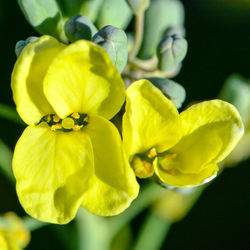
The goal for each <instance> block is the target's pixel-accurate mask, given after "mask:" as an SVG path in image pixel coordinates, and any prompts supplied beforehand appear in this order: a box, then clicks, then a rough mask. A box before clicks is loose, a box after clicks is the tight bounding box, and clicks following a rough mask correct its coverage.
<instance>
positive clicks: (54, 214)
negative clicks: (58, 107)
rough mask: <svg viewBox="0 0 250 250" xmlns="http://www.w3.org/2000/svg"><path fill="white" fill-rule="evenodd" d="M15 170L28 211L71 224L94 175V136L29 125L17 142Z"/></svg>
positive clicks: (24, 204) (19, 192) (19, 189)
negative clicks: (92, 140) (90, 137)
mask: <svg viewBox="0 0 250 250" xmlns="http://www.w3.org/2000/svg"><path fill="white" fill-rule="evenodd" d="M13 171H14V175H15V178H16V181H17V184H16V189H17V194H18V197H19V200H20V203H21V204H22V206H23V208H24V209H25V210H26V212H27V213H28V214H30V215H31V216H33V217H35V218H36V219H38V220H41V221H47V222H52V223H60V224H63V223H67V222H69V221H70V220H72V219H73V218H74V216H75V214H76V212H77V210H78V208H79V206H80V204H81V203H82V199H83V196H84V192H85V191H86V190H87V189H88V187H89V179H90V177H91V176H92V175H93V153H92V147H91V142H90V139H89V137H88V136H87V135H86V134H85V133H84V132H81V131H78V132H67V133H66V132H60V131H52V130H50V128H49V127H48V126H47V124H46V123H41V124H40V125H38V126H36V127H35V128H34V127H28V128H26V129H25V131H24V132H23V134H22V136H21V138H20V139H19V141H18V143H17V145H16V148H15V152H14V157H13Z"/></svg>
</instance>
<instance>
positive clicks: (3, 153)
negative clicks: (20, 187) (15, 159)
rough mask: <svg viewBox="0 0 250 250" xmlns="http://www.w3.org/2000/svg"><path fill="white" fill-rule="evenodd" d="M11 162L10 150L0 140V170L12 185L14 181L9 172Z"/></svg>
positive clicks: (10, 171)
mask: <svg viewBox="0 0 250 250" xmlns="http://www.w3.org/2000/svg"><path fill="white" fill-rule="evenodd" d="M11 161H12V152H11V150H10V149H9V148H8V147H7V146H6V145H5V144H4V143H3V142H2V141H1V140H0V169H1V170H2V172H3V173H4V174H5V176H6V177H8V179H9V180H10V181H11V182H12V183H15V179H14V176H13V173H12V170H11Z"/></svg>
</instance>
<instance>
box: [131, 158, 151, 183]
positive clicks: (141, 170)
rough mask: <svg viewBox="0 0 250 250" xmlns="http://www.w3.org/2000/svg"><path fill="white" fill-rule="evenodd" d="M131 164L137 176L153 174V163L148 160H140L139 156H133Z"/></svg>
mask: <svg viewBox="0 0 250 250" xmlns="http://www.w3.org/2000/svg"><path fill="white" fill-rule="evenodd" d="M132 165H133V168H134V171H135V175H136V176H137V177H139V178H148V177H151V176H152V175H153V174H154V168H153V165H152V164H151V163H150V162H147V161H144V160H142V159H141V158H140V157H138V156H135V157H134V159H133V161H132Z"/></svg>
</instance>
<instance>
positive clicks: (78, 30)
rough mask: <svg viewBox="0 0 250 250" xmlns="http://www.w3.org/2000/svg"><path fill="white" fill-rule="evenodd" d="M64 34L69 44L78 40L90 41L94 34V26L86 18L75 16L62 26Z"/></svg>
mask: <svg viewBox="0 0 250 250" xmlns="http://www.w3.org/2000/svg"><path fill="white" fill-rule="evenodd" d="M64 30H65V34H66V36H67V38H68V39H69V41H70V42H74V41H77V40H79V39H86V40H91V39H92V37H93V36H94V35H95V34H96V32H97V29H96V27H95V25H94V24H93V23H92V22H91V21H90V20H89V19H88V17H86V16H81V15H77V16H74V17H72V18H71V19H69V20H68V21H67V22H66V24H65V26H64Z"/></svg>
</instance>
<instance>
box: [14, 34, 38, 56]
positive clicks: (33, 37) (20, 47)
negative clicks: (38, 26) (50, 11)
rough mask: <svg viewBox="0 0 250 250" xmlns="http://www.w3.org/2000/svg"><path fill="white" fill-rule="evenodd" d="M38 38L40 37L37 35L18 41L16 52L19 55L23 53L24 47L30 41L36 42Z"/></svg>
mask: <svg viewBox="0 0 250 250" xmlns="http://www.w3.org/2000/svg"><path fill="white" fill-rule="evenodd" d="M37 39H38V37H36V36H30V37H28V38H27V39H26V40H20V41H18V42H17V43H16V46H15V53H16V56H17V57H19V55H20V54H21V52H22V50H23V48H24V47H25V46H26V45H27V44H28V43H30V42H34V41H36V40H37Z"/></svg>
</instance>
